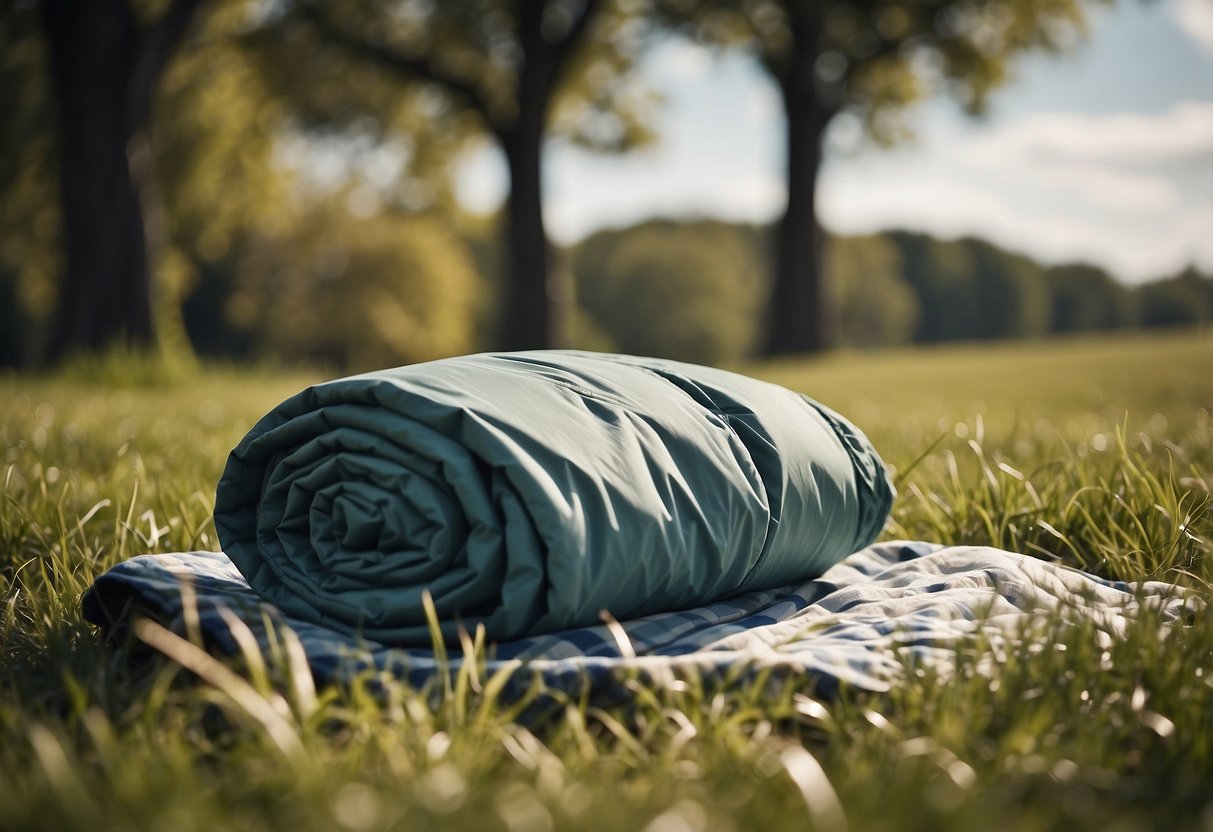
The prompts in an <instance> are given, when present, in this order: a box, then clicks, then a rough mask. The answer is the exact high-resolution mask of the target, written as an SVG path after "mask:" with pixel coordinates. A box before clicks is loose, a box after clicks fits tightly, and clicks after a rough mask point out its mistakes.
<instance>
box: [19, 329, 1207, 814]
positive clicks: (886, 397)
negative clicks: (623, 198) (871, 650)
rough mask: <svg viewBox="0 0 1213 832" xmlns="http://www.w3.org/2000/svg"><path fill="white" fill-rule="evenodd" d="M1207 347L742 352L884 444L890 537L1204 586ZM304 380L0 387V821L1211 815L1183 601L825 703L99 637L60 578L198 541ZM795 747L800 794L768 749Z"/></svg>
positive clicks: (1200, 643) (1194, 646)
mask: <svg viewBox="0 0 1213 832" xmlns="http://www.w3.org/2000/svg"><path fill="white" fill-rule="evenodd" d="M1210 360H1213V342H1211V341H1210V340H1209V338H1208V336H1199V335H1193V334H1185V335H1169V336H1166V337H1155V338H1149V339H1147V338H1142V337H1137V336H1121V337H1119V338H1116V339H1110V338H1100V339H1089V340H1083V341H1077V340H1074V341H1066V342H1054V343H1051V344H1029V345H1022V344H1017V345H1011V346H989V345H987V346H983V347H980V348H964V349H957V348H935V349H931V350H923V351H915V350H900V351H883V352H879V353H875V354H866V355H855V354H849V355H838V356H835V357H831V358H828V359H826V360H823V361H816V362H811V363H810V362H784V363H781V364H774V365H766V366H764V367H761V368H756V369H757V370H758V371H759V372H760V373H761V374H762V375H764V376H765V377H768V378H771V379H772V380H775V381H780V382H784V383H789V384H792V385H794V386H796V387H797V388H799V389H803V390H805V391H806V392H808V393H810V394H812V395H814V396H816V397H819V398H821V399H822V400H823V401H825V402H826V403H828V404H830V405H831V406H834V407H837V408H839V409H840V410H842V411H843V412H844V413H847V414H848V415H849V416H851V417H852V418H854V419H855V420H856V421H857V422H858V423H859V424H860V425H861V426H862V427H863V428H864V430H865V431H866V432H867V433H868V434H869V435H870V436H872V438H873V439H874V441H875V442H876V445H877V446H878V447H879V448H881V449H882V451H883V453H884V455H885V457H886V458H887V459H888V460H889V461H890V462H892V463H893V464H894V465H895V466H897V468H898V469H899V474H898V477H899V484H900V487H901V493H900V496H899V498H898V500H897V503H896V505H895V509H894V523H893V524H892V525H890V527H889V529H888V531H887V533H888V534H889V535H900V534H912V535H916V536H933V535H941V536H943V535H955V536H956V539H958V540H965V541H969V542H974V543H994V544H997V543H1002V544H1004V545H1006V544H1007V543H1009V542H1019V543H1021V544H1023V545H1024V546H1025V548H1027V549H1028V550H1029V551H1031V552H1036V553H1037V554H1041V555H1042V556H1046V555H1047V556H1048V557H1050V558H1056V559H1059V560H1061V561H1062V562H1066V563H1075V564H1085V565H1086V566H1088V567H1090V568H1095V569H1096V570H1097V571H1100V572H1103V573H1104V574H1111V575H1117V576H1121V577H1126V578H1130V579H1140V578H1142V577H1146V576H1150V575H1154V576H1158V577H1162V578H1165V579H1167V580H1180V581H1182V582H1186V583H1188V584H1189V585H1196V586H1202V585H1203V586H1204V588H1203V589H1200V590H1199V591H1200V593H1201V595H1202V597H1206V598H1208V597H1209V595H1208V584H1209V583H1210V582H1211V581H1213V550H1211V549H1210V538H1211V536H1213V516H1211V514H1210V512H1209V510H1208V507H1207V500H1208V496H1209V489H1210V487H1213V419H1211V417H1210V410H1211V409H1213V377H1210V375H1209V374H1208V373H1202V372H1200V370H1201V369H1202V368H1204V367H1206V366H1208V364H1209V362H1210ZM316 380H318V379H316V378H312V377H305V376H290V377H282V376H267V375H262V374H250V373H248V372H241V373H234V372H225V371H216V370H209V371H207V372H204V373H203V374H202V375H200V376H198V377H197V378H195V379H194V380H193V381H192V382H191V383H190V384H189V386H186V387H176V388H169V389H164V388H160V389H157V388H152V387H144V386H131V387H127V388H124V389H118V390H115V389H113V388H111V387H110V386H108V385H107V384H98V383H96V382H90V381H89V380H88V379H87V378H85V377H72V378H68V379H65V378H59V377H51V378H28V377H8V378H2V377H0V403H3V405H2V408H0V437H2V438H3V444H4V447H5V449H6V450H5V462H4V465H5V467H4V470H3V475H2V476H0V780H2V782H3V783H4V786H3V787H0V817H3V818H4V826H5V828H6V829H14V830H19V829H64V830H67V829H98V828H105V829H150V828H172V829H181V830H192V829H199V830H202V829H208V830H209V829H217V828H237V829H240V828H258V829H271V830H290V832H302V830H312V829H315V830H331V829H336V828H345V829H351V830H370V829H380V828H410V829H412V828H422V829H446V828H450V829H469V828H492V829H511V830H513V829H548V830H563V829H570V830H572V829H584V828H587V827H593V828H595V829H607V830H621V832H622V830H636V829H646V828H648V829H651V830H653V832H660V830H663V829H664V830H671V829H703V830H707V832H735V830H740V829H753V828H763V829H787V828H812V829H821V830H837V829H840V828H841V824H840V823H839V817H838V815H837V814H834V813H832V811H831V809H830V807H832V805H833V800H836V801H837V803H838V805H839V806H840V807H841V811H842V813H843V815H844V816H845V821H846V823H847V828H850V829H881V830H890V832H895V831H896V830H916V829H932V830H935V829H938V830H944V832H952V830H955V831H956V832H960V830H972V829H992V830H1023V832H1029V830H1040V829H1055V828H1067V829H1074V830H1106V829H1151V828H1166V829H1171V830H1176V831H1177V832H1188V831H1189V830H1191V832H1200V830H1203V829H1204V828H1205V827H1206V826H1207V820H1208V818H1209V817H1211V816H1213V805H1211V799H1210V795H1209V792H1208V784H1209V782H1210V781H1213V739H1211V738H1213V709H1210V708H1209V699H1210V696H1211V695H1213V627H1211V626H1210V623H1209V620H1208V616H1207V615H1205V614H1204V613H1199V614H1196V615H1194V616H1193V617H1192V618H1191V619H1189V620H1187V621H1182V622H1180V623H1179V624H1172V625H1166V626H1163V625H1161V623H1160V622H1159V620H1158V619H1157V617H1156V616H1155V615H1154V614H1152V613H1148V612H1147V613H1145V614H1143V615H1142V616H1141V617H1140V619H1138V620H1136V621H1125V622H1123V629H1119V630H1118V632H1117V633H1116V635H1115V637H1113V638H1110V639H1109V638H1108V634H1107V632H1105V631H1104V630H1101V629H1099V628H1096V627H1095V626H1093V625H1087V624H1084V625H1078V626H1074V625H1067V624H1064V623H1063V622H1061V621H1059V620H1055V619H1049V618H1042V619H1040V620H1038V621H1037V622H1036V623H1035V624H1034V625H1033V626H1032V629H1030V631H1029V632H1028V633H1027V637H1026V638H1025V639H1024V640H1023V641H1022V643H1021V644H1020V645H1019V646H1017V647H1014V648H1006V647H1001V646H999V645H994V644H990V643H986V642H984V641H981V640H976V641H974V642H972V643H969V644H961V645H957V647H956V650H955V655H954V668H952V669H951V670H950V671H949V670H947V669H943V668H924V667H914V666H911V665H910V664H909V662H908V661H907V668H906V675H905V678H904V679H903V681H902V682H901V683H900V684H897V685H895V686H893V687H892V688H891V689H890V690H889V691H888V692H887V693H884V694H880V695H864V694H860V693H858V692H855V691H848V690H844V691H842V693H841V694H840V695H839V696H838V697H837V698H836V699H832V700H830V701H819V700H818V699H817V698H814V691H813V687H812V682H811V680H808V679H804V678H800V677H797V676H795V675H789V676H785V677H777V676H760V677H758V678H753V677H747V676H742V675H740V674H739V676H738V677H737V678H728V679H719V680H706V679H698V678H693V677H691V678H685V679H676V680H669V681H668V682H665V683H656V682H642V681H640V680H637V679H623V680H621V690H623V691H625V692H627V696H626V697H624V698H623V700H622V701H620V700H618V699H604V700H601V701H599V700H591V701H583V700H580V699H573V700H569V699H566V698H560V697H557V698H555V700H554V701H549V702H547V703H546V704H544V703H540V702H539V701H538V699H537V694H538V691H537V690H532V691H531V692H529V693H527V694H525V695H524V696H523V699H522V700H521V701H520V702H518V701H509V700H506V699H503V698H502V697H501V696H500V695H499V693H498V692H496V691H497V689H496V688H495V687H494V681H492V680H489V679H486V678H484V677H483V675H480V676H474V675H472V674H464V675H462V676H460V677H459V678H458V679H457V680H455V682H456V683H455V684H452V685H450V686H449V687H443V686H442V685H434V686H432V687H430V688H429V689H425V690H416V689H413V688H410V687H408V686H407V685H404V684H401V683H399V682H394V681H392V680H389V679H383V678H379V677H367V678H365V679H364V680H362V681H361V682H360V683H357V684H354V685H351V686H349V687H348V688H342V689H324V690H319V691H315V690H313V689H312V687H311V686H310V684H309V682H310V677H308V675H307V674H305V673H304V674H300V673H297V672H294V671H296V670H298V668H297V667H292V666H291V665H290V663H289V661H288V660H286V659H284V658H282V657H281V656H280V657H277V658H276V657H274V656H259V655H257V654H256V653H248V654H245V655H244V656H242V657H238V658H236V659H234V660H232V661H230V662H227V663H225V664H224V665H221V666H220V668H221V669H226V670H227V671H230V673H226V674H225V673H223V672H220V670H216V669H215V667H214V666H198V667H199V671H198V672H197V673H195V672H193V671H188V670H186V669H185V667H184V664H185V663H188V662H190V660H191V659H192V658H194V657H196V656H197V653H198V651H197V647H196V645H194V644H192V643H190V642H188V641H186V640H185V639H178V640H176V641H169V642H166V643H164V648H163V651H151V650H150V649H149V648H147V647H146V646H143V644H142V643H141V642H138V641H137V640H135V639H132V640H130V641H129V642H124V643H119V644H117V645H114V646H112V647H107V646H105V645H103V644H101V643H100V641H99V639H98V637H97V635H96V634H95V632H94V631H93V629H92V628H91V627H90V626H89V625H87V624H85V623H84V622H83V621H82V620H81V618H80V612H79V597H80V594H81V593H82V592H83V591H84V589H85V588H86V587H87V586H88V585H89V583H90V582H91V581H92V579H93V578H94V577H95V576H96V575H97V574H99V573H100V572H102V571H103V570H105V569H106V568H108V567H109V566H110V565H112V564H113V563H115V562H117V561H119V560H122V559H125V558H127V557H130V556H133V555H136V554H140V553H143V552H164V551H180V550H189V549H197V548H200V549H213V548H214V547H215V546H216V545H217V544H216V540H215V536H214V529H213V526H212V525H211V520H210V513H211V508H212V500H213V494H214V492H213V485H214V482H215V480H216V478H217V477H218V475H219V472H220V471H221V469H222V465H223V462H224V459H225V457H226V455H227V452H228V450H229V448H231V447H232V446H233V445H234V444H235V443H236V442H237V441H238V439H239V438H240V436H241V435H242V434H243V432H244V431H245V430H246V429H247V428H248V426H249V425H250V424H251V423H252V421H253V420H255V419H256V418H257V417H258V416H260V415H261V414H262V413H263V412H265V410H266V409H268V408H269V407H271V406H272V405H274V404H276V403H277V402H279V401H280V400H281V399H282V398H283V397H285V396H286V395H289V394H290V393H293V392H295V391H296V390H298V389H300V388H301V387H302V386H303V385H305V384H307V383H311V382H313V381H316ZM941 434H942V435H944V438H943V439H942V441H940V442H939V444H937V445H935V446H934V447H933V448H932V447H931V446H932V443H934V442H935V441H936V439H938V438H939V436H940V435H941ZM970 440H971V441H972V444H970ZM929 448H930V450H929V451H928V449H929ZM924 451H928V453H927V454H926V456H925V458H924V459H923V460H922V461H921V462H920V463H919V464H918V465H917V467H914V468H913V470H909V468H910V463H911V462H913V461H914V459H915V458H916V457H918V456H920V455H921V454H922V453H923V452H924ZM1008 469H1009V470H1008ZM1088 515H1089V516H1088ZM1050 528H1051V529H1053V530H1054V531H1055V532H1056V534H1055V533H1054V532H1053V531H1049V529H1050ZM1101 535H1104V536H1106V539H1105V537H1101ZM1033 545H1035V546H1038V547H1040V550H1043V551H1038V550H1037V549H1034V548H1032V546H1033ZM1109 555H1114V556H1115V557H1109ZM1181 569H1182V570H1183V572H1182V573H1181V572H1180V571H1179V570H1181ZM1117 626H1118V627H1120V623H1118V625H1117ZM158 654H159V655H158ZM233 679H235V681H233ZM496 681H500V680H496ZM524 711H525V712H526V714H525V721H520V719H519V716H520V714H522V713H523V712H524ZM806 754H807V755H811V756H812V758H813V759H814V760H816V761H817V762H818V763H819V764H820V768H821V776H820V777H818V778H816V779H815V780H814V781H812V784H813V788H811V789H810V788H804V787H803V783H802V784H801V785H800V786H798V785H797V781H796V780H794V779H793V776H792V775H791V774H790V773H789V771H790V770H796V771H803V768H804V766H806V765H807V766H809V767H810V768H812V763H811V761H808V760H806V758H805V756H804V755H806ZM873 784H879V799H874V796H873V795H874V792H873Z"/></svg>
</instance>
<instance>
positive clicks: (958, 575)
mask: <svg viewBox="0 0 1213 832" xmlns="http://www.w3.org/2000/svg"><path fill="white" fill-rule="evenodd" d="M1190 601H1191V597H1190V596H1189V595H1187V594H1185V593H1184V592H1183V591H1181V590H1179V589H1177V588H1176V587H1175V586H1173V585H1171V584H1167V583H1160V582H1145V583H1140V584H1126V583H1122V582H1114V581H1108V580H1104V579H1102V578H1098V577H1095V576H1093V575H1088V574H1086V573H1083V572H1080V571H1077V570H1074V569H1070V568H1067V567H1064V566H1059V565H1056V564H1052V563H1048V562H1045V561H1043V560H1040V559H1038V558H1034V557H1029V556H1025V555H1019V554H1015V553H1012V552H1006V551H1002V550H999V549H993V548H989V547H978V546H950V547H949V546H942V545H939V544H934V543H926V542H919V541H895V542H887V543H878V544H874V545H872V546H868V547H867V548H865V549H862V550H861V551H859V552H856V553H855V554H853V555H851V556H850V557H848V558H846V559H845V560H844V561H842V562H841V563H839V564H837V565H835V566H834V567H833V568H831V569H830V570H828V571H827V572H826V573H825V574H824V575H822V576H821V577H820V578H818V579H816V580H812V581H807V582H804V583H800V584H796V585H790V586H785V587H782V588H779V589H774V590H767V591H758V592H747V593H744V594H741V595H737V596H734V597H732V598H729V599H727V600H724V601H719V602H717V603H713V604H708V605H706V606H700V607H695V608H693V609H686V610H681V611H677V612H665V613H659V614H654V615H647V616H644V617H641V618H636V619H634V620H630V621H624V622H619V623H615V622H608V623H604V624H601V625H597V626H589V627H579V628H576V629H569V630H564V631H561V632H557V633H552V634H548V635H543V636H537V637H531V638H523V639H519V640H516V641H509V642H502V643H498V644H495V645H491V646H490V647H489V651H488V655H489V658H488V661H487V665H486V667H485V668H484V670H485V672H486V673H489V674H492V673H495V672H496V671H498V670H500V669H502V668H507V667H509V668H517V670H518V671H519V672H520V675H522V676H525V677H526V678H527V679H528V680H529V679H532V678H534V676H535V675H536V674H537V675H538V676H539V677H541V680H542V682H543V683H544V685H546V686H547V687H548V688H552V689H559V690H567V691H569V692H578V691H583V690H585V686H586V685H589V686H590V688H591V689H595V688H603V687H606V686H608V685H611V684H613V683H614V682H617V681H618V680H619V679H620V678H621V677H622V676H623V675H626V674H628V673H639V674H641V675H644V676H647V677H652V678H660V677H662V676H663V675H667V676H670V675H673V674H676V673H678V672H679V671H692V670H694V671H699V672H702V673H705V674H711V675H717V676H727V674H729V673H734V672H737V671H739V670H745V671H747V672H748V671H757V670H762V669H767V668H770V669H773V670H777V671H780V672H787V673H794V674H802V675H804V676H806V677H808V678H810V679H811V680H812V682H813V683H814V686H815V689H816V691H817V692H818V693H819V694H821V695H830V694H831V693H833V692H835V691H837V689H838V688H839V686H840V685H847V686H851V687H854V688H861V689H864V690H869V691H875V692H879V691H883V690H887V689H888V688H889V686H890V685H892V684H894V683H896V681H897V679H898V678H899V677H900V676H901V674H902V673H903V672H904V670H905V668H906V667H907V666H914V665H919V664H924V663H925V664H928V665H931V666H933V667H936V668H939V669H946V668H947V667H948V665H949V662H951V661H952V660H953V659H954V657H955V648H956V646H957V645H958V644H960V643H963V642H964V641H965V640H966V639H973V638H975V637H977V636H982V637H984V638H985V639H986V640H987V641H988V643H990V644H994V645H998V644H1007V643H1014V642H1017V641H1021V640H1022V639H1024V638H1025V637H1027V636H1026V635H1025V634H1027V633H1028V632H1029V627H1028V625H1030V624H1031V623H1032V622H1033V621H1038V620H1041V617H1042V616H1045V617H1047V616H1052V617H1055V618H1060V619H1061V620H1063V621H1083V620H1086V621H1092V622H1094V623H1095V624H1096V626H1097V627H1098V628H1099V630H1100V631H1101V633H1102V634H1103V635H1104V637H1106V638H1108V639H1111V638H1115V637H1116V635H1117V633H1119V632H1120V631H1121V630H1122V629H1123V628H1124V627H1125V625H1126V622H1127V621H1128V620H1129V619H1131V618H1133V617H1134V616H1136V615H1137V614H1138V613H1140V612H1141V611H1142V609H1143V608H1144V607H1147V606H1149V607H1154V608H1156V609H1159V610H1161V612H1162V613H1163V615H1164V616H1165V617H1170V618H1174V617H1176V616H1178V615H1179V614H1180V613H1181V612H1182V610H1183V609H1184V607H1185V605H1186V604H1188V603H1190ZM83 606H84V614H85V617H86V618H87V619H88V620H90V621H92V622H93V623H95V624H97V625H99V626H100V627H102V628H103V629H107V630H110V629H113V628H116V627H120V626H121V625H122V623H123V622H124V621H125V620H127V618H128V616H129V613H130V612H131V611H132V610H135V609H137V610H139V611H141V612H143V613H145V614H148V615H150V616H151V617H153V618H155V619H158V620H159V621H161V622H162V623H164V624H165V625H166V626H168V627H170V628H171V629H173V630H175V631H177V632H178V633H180V634H185V633H186V632H187V630H188V626H189V622H190V621H196V622H197V626H199V627H200V629H201V631H202V634H203V635H204V637H205V640H206V641H207V643H208V644H209V645H210V646H211V648H212V649H213V650H215V651H217V652H219V653H225V654H232V655H235V654H238V653H239V652H240V649H241V648H240V644H239V641H238V637H237V636H242V637H243V638H244V639H245V641H246V642H247V637H248V635H249V634H250V633H251V635H252V636H253V637H254V638H255V639H256V640H257V642H258V643H259V645H260V647H261V649H262V650H263V651H267V652H268V651H270V650H271V642H273V641H274V640H275V639H276V638H277V637H278V636H277V635H276V633H277V632H278V631H279V630H280V629H281V628H283V627H289V628H290V629H291V630H293V631H294V633H295V634H296V635H297V636H298V638H299V641H300V643H301V644H302V647H303V650H304V653H305V654H306V657H307V661H308V663H309V665H310V667H311V669H312V672H313V675H314V676H315V677H316V678H317V680H318V681H320V682H322V683H324V682H340V681H342V680H348V679H351V678H353V677H354V676H355V675H357V674H359V673H364V672H366V671H367V670H373V671H377V672H386V673H389V674H392V675H394V676H396V677H398V678H402V679H405V680H406V681H408V682H409V683H411V684H414V685H417V686H421V685H423V684H425V683H426V682H428V681H431V680H433V679H434V678H435V677H436V675H437V674H439V673H442V672H453V671H456V670H457V669H458V668H459V665H460V663H461V661H462V658H461V656H460V655H459V651H458V650H455V651H452V654H451V656H450V657H449V658H448V659H443V657H441V656H435V654H434V652H433V651H432V650H430V649H420V648H409V649H400V648H388V647H385V646H383V645H381V644H378V643H376V642H374V641H370V640H367V639H365V638H358V637H354V636H349V635H346V634H343V633H341V632H337V631H335V630H331V629H327V628H325V627H321V626H317V625H315V624H310V623H308V622H305V621H300V620H297V619H295V618H292V617H290V616H287V615H284V614H283V613H282V612H281V611H280V610H278V609H277V608H275V607H274V606H273V605H271V604H269V603H267V602H265V601H263V600H261V599H260V598H259V597H258V596H257V594H256V593H254V592H253V591H252V589H251V588H250V587H249V584H248V582H247V581H246V580H245V579H244V577H243V576H242V575H241V574H240V572H239V571H238V570H237V569H236V568H235V566H234V565H233V564H232V562H231V561H230V560H229V559H228V558H227V556H226V555H224V554H222V553H218V552H187V553H179V554H165V555H143V556H140V557H136V558H133V559H131V560H128V561H125V562H123V563H120V564H118V565H117V566H115V567H114V568H112V569H111V570H109V571H108V572H106V573H105V574H103V575H101V576H100V577H99V578H97V580H96V582H95V583H94V585H93V587H92V588H91V589H90V590H89V591H88V592H87V593H86V595H85V597H84V599H83ZM233 614H234V616H235V617H234V618H233ZM195 615H196V618H195ZM234 622H235V625H236V626H240V625H241V624H242V625H243V627H246V628H247V631H245V632H241V633H239V634H237V633H234V629H233V626H234Z"/></svg>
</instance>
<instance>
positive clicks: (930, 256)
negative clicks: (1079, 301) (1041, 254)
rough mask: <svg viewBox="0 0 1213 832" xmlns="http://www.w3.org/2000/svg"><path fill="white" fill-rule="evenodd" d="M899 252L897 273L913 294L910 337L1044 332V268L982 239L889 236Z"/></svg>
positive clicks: (927, 338) (1049, 310)
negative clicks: (914, 324)
mask: <svg viewBox="0 0 1213 832" xmlns="http://www.w3.org/2000/svg"><path fill="white" fill-rule="evenodd" d="M888 237H889V239H890V240H891V241H892V243H893V244H894V245H895V246H896V247H897V249H898V251H899V252H900V253H901V258H902V276H903V277H904V278H905V280H906V282H907V283H908V284H909V285H910V287H911V288H912V289H913V291H914V293H915V294H916V295H917V297H918V301H919V308H920V309H921V315H920V317H919V320H918V328H917V331H916V333H915V340H916V341H921V342H926V343H933V342H938V341H954V340H968V339H974V338H1023V337H1032V336H1037V335H1043V334H1044V333H1046V332H1048V331H1049V328H1050V317H1051V313H1052V308H1051V301H1050V297H1049V287H1048V284H1047V283H1046V282H1045V277H1044V274H1043V269H1042V268H1041V267H1040V266H1039V265H1038V264H1037V263H1034V262H1032V261H1031V260H1029V259H1027V258H1026V257H1023V256H1021V255H1016V254H1011V253H1009V252H1006V251H1002V250H1001V249H999V248H997V247H996V246H993V245H991V244H990V243H987V242H985V241H983V240H977V239H973V238H966V239H963V240H955V241H944V240H937V239H935V238H933V237H929V236H927V235H924V234H915V233H911V232H905V231H894V232H890V233H889V235H888Z"/></svg>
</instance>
